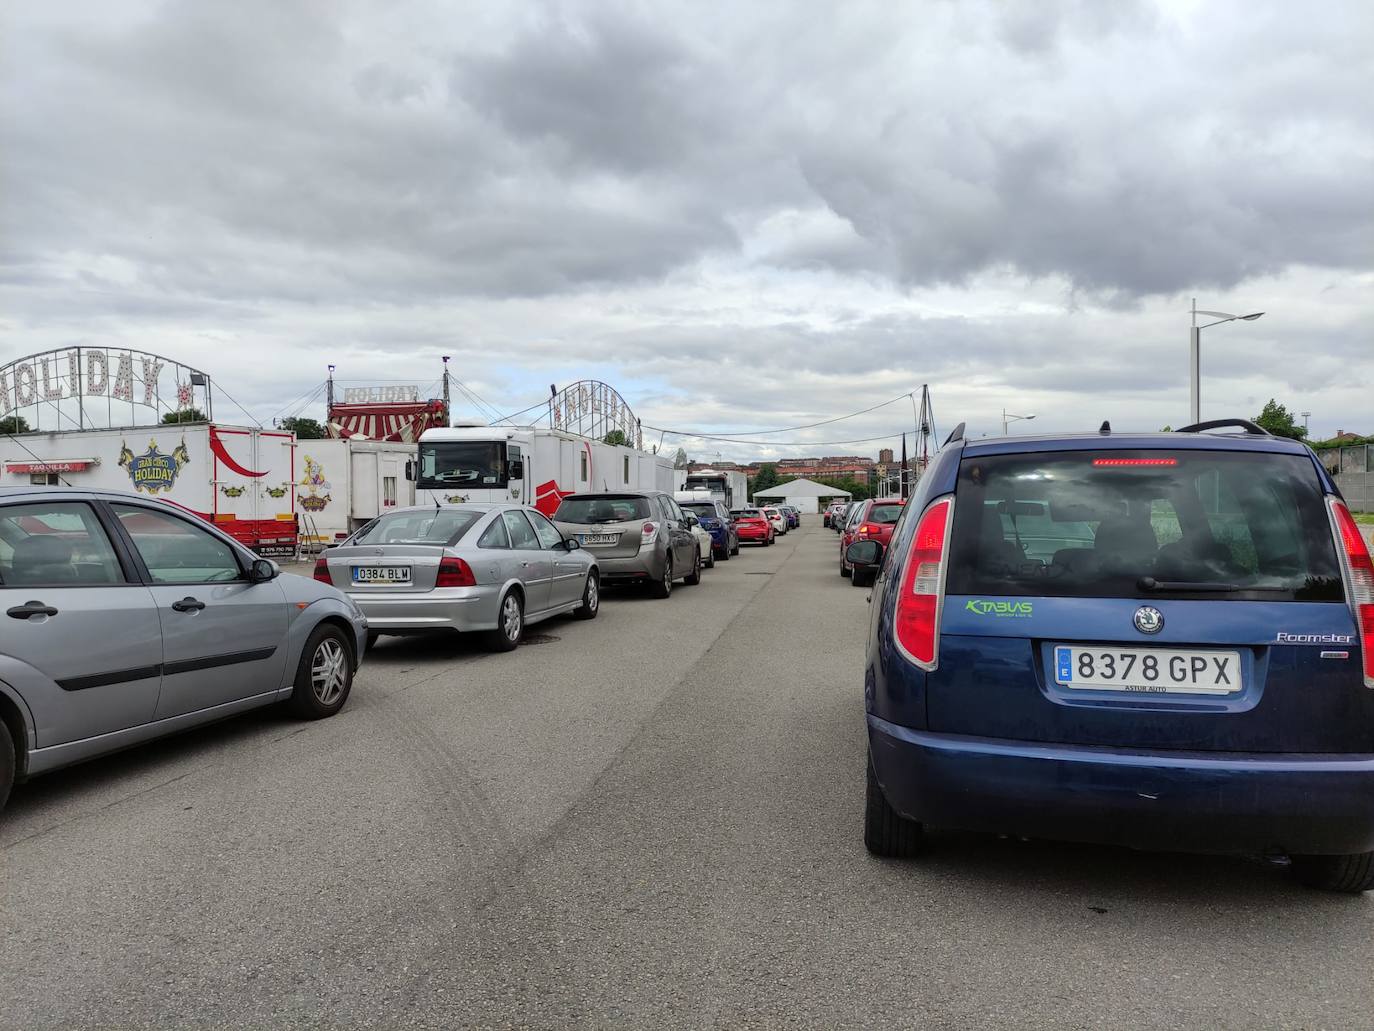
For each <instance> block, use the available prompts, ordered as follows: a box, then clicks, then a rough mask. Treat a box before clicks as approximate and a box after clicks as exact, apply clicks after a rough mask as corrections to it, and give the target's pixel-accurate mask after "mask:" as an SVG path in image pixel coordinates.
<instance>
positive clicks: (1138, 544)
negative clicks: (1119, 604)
mask: <svg viewBox="0 0 1374 1031" xmlns="http://www.w3.org/2000/svg"><path fill="white" fill-rule="evenodd" d="M1147 578H1149V579H1148V580H1147ZM1171 585H1172V586H1171ZM1208 587H1210V588H1211V589H1206V588H1208ZM946 589H947V590H948V592H949V593H950V594H995V595H1009V596H1014V597H1024V596H1050V597H1084V598H1086V597H1129V598H1142V599H1143V598H1171V597H1177V598H1193V599H1198V598H1222V599H1228V600H1262V601H1341V600H1342V599H1343V596H1344V589H1343V587H1342V584H1341V577H1340V569H1339V566H1338V565H1337V559H1336V553H1335V546H1334V543H1333V538H1332V532H1331V525H1330V521H1329V518H1328V516H1327V512H1326V506H1325V502H1324V499H1323V495H1322V489H1321V484H1320V482H1319V481H1318V479H1317V475H1316V471H1315V469H1314V468H1313V467H1312V463H1311V461H1310V460H1308V459H1307V458H1304V457H1303V456H1300V455H1277V454H1263V453H1253V452H1226V451H1180V452H1144V451H1138V452H1086V451H1077V452H1061V453H1058V454H1034V455H997V456H990V457H986V458H970V459H965V460H964V462H963V463H962V464H961V465H960V469H959V483H958V489H957V493H956V494H955V506H954V530H953V539H952V551H951V558H950V569H949V575H948V582H947V585H946Z"/></svg>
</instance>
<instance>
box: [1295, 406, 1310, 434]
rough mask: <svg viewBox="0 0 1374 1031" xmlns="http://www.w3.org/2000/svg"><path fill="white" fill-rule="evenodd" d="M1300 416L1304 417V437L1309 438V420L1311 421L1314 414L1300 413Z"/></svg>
mask: <svg viewBox="0 0 1374 1031" xmlns="http://www.w3.org/2000/svg"><path fill="white" fill-rule="evenodd" d="M1298 414H1299V415H1301V416H1302V435H1303V436H1304V437H1306V436H1307V420H1308V419H1310V418H1312V413H1311V412H1299V413H1298Z"/></svg>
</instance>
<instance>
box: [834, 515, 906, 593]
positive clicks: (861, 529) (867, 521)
mask: <svg viewBox="0 0 1374 1031" xmlns="http://www.w3.org/2000/svg"><path fill="white" fill-rule="evenodd" d="M905 504H906V502H905V501H903V500H902V499H901V498H873V499H872V500H869V501H863V502H860V503H859V511H858V513H857V514H856V515H855V516H854V518H852V519H850V520H849V523H848V525H846V526H845V528H844V532H843V533H841V534H840V575H841V576H848V577H851V578H852V579H853V582H854V586H855V587H866V586H867V585H868V584H869V583H870V582H871V578H872V576H873V572H872V571H871V570H858V569H855V568H854V567H853V566H851V565H850V564H849V563H848V562H846V561H845V560H844V553H845V552H846V551H848V550H849V546H850V545H851V544H853V543H854V542H855V541H877V542H878V543H879V544H881V545H882V546H883V548H884V550H886V548H887V546H888V544H890V543H891V541H892V528H893V527H894V526H896V525H897V520H898V519H900V518H901V515H902V506H903V505H905Z"/></svg>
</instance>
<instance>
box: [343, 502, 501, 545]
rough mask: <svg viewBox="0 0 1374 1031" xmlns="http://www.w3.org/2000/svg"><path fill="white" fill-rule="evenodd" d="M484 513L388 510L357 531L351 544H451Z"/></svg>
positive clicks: (464, 510) (450, 510)
mask: <svg viewBox="0 0 1374 1031" xmlns="http://www.w3.org/2000/svg"><path fill="white" fill-rule="evenodd" d="M484 514H485V513H483V512H481V511H477V510H474V509H469V508H435V509H417V510H410V511H406V512H389V513H387V514H386V515H384V516H380V517H379V518H377V519H375V520H373V521H372V522H371V523H369V524H368V525H367V526H364V527H363V528H362V529H361V530H360V531H358V536H356V537H354V538H353V541H352V543H354V544H452V543H456V542H457V541H458V539H459V538H460V537H462V536H463V534H465V533H466V532H467V531H468V527H470V526H472V524H473V523H475V522H477V520H478V519H480V518H481V517H482V516H483V515H484Z"/></svg>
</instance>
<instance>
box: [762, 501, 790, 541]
mask: <svg viewBox="0 0 1374 1031" xmlns="http://www.w3.org/2000/svg"><path fill="white" fill-rule="evenodd" d="M759 511H761V512H762V513H763V514H764V515H765V516H767V517H768V521H769V522H770V523H772V524H773V530H774V531H775V532H776V533H777V535H778V536H779V537H781V536H782V535H783V534H785V533H786V532H787V516H785V515H783V514H782V513H781V512H779V511H778V510H777V509H776V508H772V507H769V508H763V509H760V510H759Z"/></svg>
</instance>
